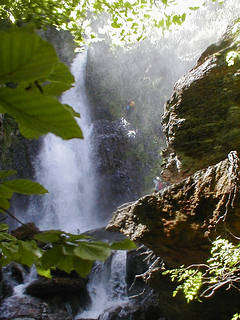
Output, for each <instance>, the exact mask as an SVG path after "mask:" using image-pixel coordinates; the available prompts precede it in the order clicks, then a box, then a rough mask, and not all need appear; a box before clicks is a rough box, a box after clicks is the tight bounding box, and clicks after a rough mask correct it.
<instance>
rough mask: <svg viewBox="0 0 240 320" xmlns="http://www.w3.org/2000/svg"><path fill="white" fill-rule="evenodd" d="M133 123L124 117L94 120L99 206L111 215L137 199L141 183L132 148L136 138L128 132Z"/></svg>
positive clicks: (93, 141) (94, 155)
mask: <svg viewBox="0 0 240 320" xmlns="http://www.w3.org/2000/svg"><path fill="white" fill-rule="evenodd" d="M129 131H130V128H129V127H125V126H124V125H123V123H122V122H121V121H120V120H117V121H109V120H97V121H94V123H93V133H92V136H93V140H92V143H93V145H94V150H93V153H94V154H93V157H94V159H95V163H96V174H97V176H98V179H97V180H98V184H97V193H98V205H97V207H98V209H99V211H100V212H102V213H103V214H105V217H108V216H109V215H110V214H111V213H112V211H113V210H115V209H116V208H117V206H119V205H120V204H122V203H124V202H128V201H131V200H132V199H137V197H138V194H139V193H140V191H139V189H140V186H141V183H140V181H139V180H138V179H140V177H139V175H138V172H137V167H138V166H137V161H138V160H137V159H133V157H134V155H131V153H130V150H131V148H134V144H135V143H136V140H137V139H136V138H131V137H130V136H129V135H128V132H129Z"/></svg>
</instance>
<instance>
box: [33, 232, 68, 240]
mask: <svg viewBox="0 0 240 320" xmlns="http://www.w3.org/2000/svg"><path fill="white" fill-rule="evenodd" d="M62 233H63V232H62V231H60V230H48V231H44V232H41V233H38V234H36V235H35V236H34V239H35V240H38V241H41V242H44V243H48V242H51V243H54V242H58V241H59V240H60V239H61V234H62Z"/></svg>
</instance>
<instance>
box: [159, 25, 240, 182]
mask: <svg viewBox="0 0 240 320" xmlns="http://www.w3.org/2000/svg"><path fill="white" fill-rule="evenodd" d="M239 46H240V44H239V41H237V40H236V37H235V36H234V35H233V34H232V33H231V30H228V33H227V34H226V35H225V36H224V38H223V40H222V41H221V42H219V43H218V44H216V45H212V46H210V47H209V48H208V49H207V50H206V51H205V52H204V53H203V55H202V56H201V57H200V59H199V61H198V63H197V65H196V67H195V68H193V69H192V70H191V71H190V72H189V73H188V74H186V75H185V76H184V77H183V78H181V79H180V80H179V81H178V82H177V83H176V85H175V88H174V92H173V95H172V97H171V98H170V100H169V101H168V102H167V104H166V106H165V109H166V111H165V113H164V116H163V129H164V132H165V134H166V138H167V149H166V150H165V152H164V155H163V156H164V157H165V165H164V170H163V178H164V179H165V180H166V181H170V182H173V183H174V182H177V181H180V180H181V179H182V178H185V177H186V176H188V175H190V174H192V173H193V172H195V171H197V170H199V169H202V168H205V167H207V166H209V165H213V164H216V163H218V162H219V161H221V160H223V159H224V158H225V157H226V155H227V154H228V153H229V152H230V151H231V150H237V151H240V126H239V123H240V94H239V86H240V63H239V62H237V61H236V63H235V64H234V65H232V66H228V65H227V63H226V55H227V53H228V52H229V51H232V50H236V49H239Z"/></svg>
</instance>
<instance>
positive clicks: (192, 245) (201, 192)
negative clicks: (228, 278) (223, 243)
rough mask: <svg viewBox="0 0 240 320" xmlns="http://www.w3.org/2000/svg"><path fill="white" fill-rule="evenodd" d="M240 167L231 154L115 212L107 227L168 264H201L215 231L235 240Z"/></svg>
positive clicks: (237, 229) (239, 213) (237, 159)
mask: <svg viewBox="0 0 240 320" xmlns="http://www.w3.org/2000/svg"><path fill="white" fill-rule="evenodd" d="M239 166H240V160H239V158H238V156H237V154H236V152H231V153H230V154H229V156H228V158H227V159H226V160H224V161H222V162H220V163H218V164H217V165H215V166H211V167H209V168H207V169H204V170H201V171H198V172H196V173H195V174H194V175H192V176H190V177H188V178H186V179H185V180H183V181H181V182H179V183H177V184H174V185H172V186H170V187H168V188H165V189H164V190H162V191H160V192H158V193H156V194H152V195H147V196H145V197H143V198H141V199H139V200H138V201H136V202H135V203H133V204H132V205H130V206H127V207H124V208H122V209H120V210H118V211H117V212H116V213H115V215H114V217H113V219H112V220H111V221H110V223H109V225H108V227H107V229H108V230H112V231H120V232H122V233H124V234H125V235H126V236H128V237H130V238H131V239H132V240H135V241H137V242H140V243H143V244H144V245H146V246H147V247H148V248H150V249H151V250H153V252H154V253H155V254H156V255H158V256H160V257H161V258H162V259H163V260H164V261H166V262H168V264H169V265H172V266H176V265H181V264H187V265H188V264H192V263H201V262H203V261H204V259H205V258H206V257H207V256H208V254H209V249H210V247H211V242H210V240H209V239H215V238H216V232H217V234H218V235H224V236H225V237H229V236H230V234H229V233H228V232H227V231H226V228H225V226H227V229H229V230H231V232H232V233H233V234H235V235H236V236H239V230H240V224H239V215H240V201H239V200H240V199H239V198H240V190H239V179H240V172H239ZM223 221H225V222H224V223H225V226H224V223H223ZM231 240H233V239H231Z"/></svg>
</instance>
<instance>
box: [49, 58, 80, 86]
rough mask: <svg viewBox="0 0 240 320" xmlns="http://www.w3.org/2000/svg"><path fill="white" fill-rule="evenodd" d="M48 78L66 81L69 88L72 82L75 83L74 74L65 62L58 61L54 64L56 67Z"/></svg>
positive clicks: (54, 80)
mask: <svg viewBox="0 0 240 320" xmlns="http://www.w3.org/2000/svg"><path fill="white" fill-rule="evenodd" d="M47 80H49V81H51V82H62V83H65V84H68V85H69V88H71V86H72V84H73V83H74V76H73V75H72V74H71V72H70V71H69V69H68V67H67V66H66V65H65V64H64V63H62V62H58V63H57V64H55V65H54V68H53V70H52V71H51V73H50V74H49V76H48V77H47Z"/></svg>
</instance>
